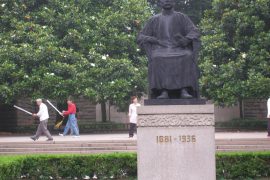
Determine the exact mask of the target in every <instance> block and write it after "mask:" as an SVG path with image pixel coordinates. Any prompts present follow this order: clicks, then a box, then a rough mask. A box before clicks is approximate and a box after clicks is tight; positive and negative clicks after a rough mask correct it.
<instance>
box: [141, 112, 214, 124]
mask: <svg viewBox="0 0 270 180" xmlns="http://www.w3.org/2000/svg"><path fill="white" fill-rule="evenodd" d="M214 125H215V118H214V114H160V115H139V117H138V126H139V127H181V126H214Z"/></svg>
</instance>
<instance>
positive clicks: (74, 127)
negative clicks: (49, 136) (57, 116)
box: [59, 97, 80, 138]
mask: <svg viewBox="0 0 270 180" xmlns="http://www.w3.org/2000/svg"><path fill="white" fill-rule="evenodd" d="M67 104H68V110H67V111H63V112H62V115H64V116H67V115H68V121H67V124H66V126H65V129H64V132H63V134H61V133H60V134H59V135H60V136H66V135H67V133H68V131H69V129H71V131H72V133H73V135H74V136H73V137H74V138H78V137H80V136H79V127H78V124H77V118H76V116H75V115H76V105H75V104H74V103H73V101H72V99H71V98H70V97H69V98H68V99H67Z"/></svg>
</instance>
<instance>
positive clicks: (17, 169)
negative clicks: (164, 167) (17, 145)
mask: <svg viewBox="0 0 270 180" xmlns="http://www.w3.org/2000/svg"><path fill="white" fill-rule="evenodd" d="M3 159H4V160H3ZM3 159H2V157H1V160H0V179H1V180H11V179H18V177H21V176H25V177H27V179H50V177H53V178H54V179H60V178H62V179H63V178H64V179H68V178H72V179H74V178H75V177H77V178H78V179H82V178H83V177H84V176H86V175H87V176H90V177H93V175H94V174H96V175H97V177H99V179H106V178H109V177H111V176H113V177H114V179H123V178H129V179H130V178H133V179H134V178H135V177H136V176H137V161H136V154H132V153H114V154H100V155H32V156H18V157H16V158H14V157H12V156H10V157H8V156H6V157H5V158H3ZM7 159H9V160H7Z"/></svg>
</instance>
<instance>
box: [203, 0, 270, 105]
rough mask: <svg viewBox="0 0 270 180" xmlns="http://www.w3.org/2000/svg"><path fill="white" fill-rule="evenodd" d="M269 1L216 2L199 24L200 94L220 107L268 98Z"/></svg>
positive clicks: (269, 62) (231, 0) (224, 0)
mask: <svg viewBox="0 0 270 180" xmlns="http://www.w3.org/2000/svg"><path fill="white" fill-rule="evenodd" d="M269 22H270V0H238V1H235V0H215V1H214V2H213V9H211V10H208V11H207V12H206V13H205V17H204V18H203V20H202V21H201V23H200V26H201V29H202V33H203V36H202V42H203V46H202V51H201V60H200V62H201V64H200V67H201V70H202V77H201V80H200V83H201V86H202V94H203V95H204V96H206V97H208V98H209V99H213V100H214V101H215V102H216V103H217V104H220V105H233V104H235V103H237V102H238V101H240V102H241V101H242V99H245V98H266V97H268V96H269V95H270V91H269V89H270V52H269V49H270V23H269Z"/></svg>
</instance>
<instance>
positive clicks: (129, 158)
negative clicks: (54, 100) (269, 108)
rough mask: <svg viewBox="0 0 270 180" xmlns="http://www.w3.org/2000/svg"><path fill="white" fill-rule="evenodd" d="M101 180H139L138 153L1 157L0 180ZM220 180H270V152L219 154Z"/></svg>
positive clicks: (217, 165) (217, 159) (218, 173)
mask: <svg viewBox="0 0 270 180" xmlns="http://www.w3.org/2000/svg"><path fill="white" fill-rule="evenodd" d="M94 174H96V175H97V177H99V179H108V178H109V179H111V178H110V177H112V176H113V177H114V178H113V179H136V176H137V157H136V154H134V153H114V154H99V155H98V154H97V155H31V156H1V157H0V179H1V180H9V179H18V177H21V176H26V177H27V179H50V176H51V177H53V178H54V179H60V177H61V178H62V179H63V178H64V179H68V178H72V179H74V178H75V177H77V178H78V179H82V178H83V177H84V176H85V175H87V176H90V177H93V175H94ZM216 174H217V179H219V180H225V179H239V180H241V179H245V180H247V179H261V178H270V152H253V153H218V154H217V155H216Z"/></svg>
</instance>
